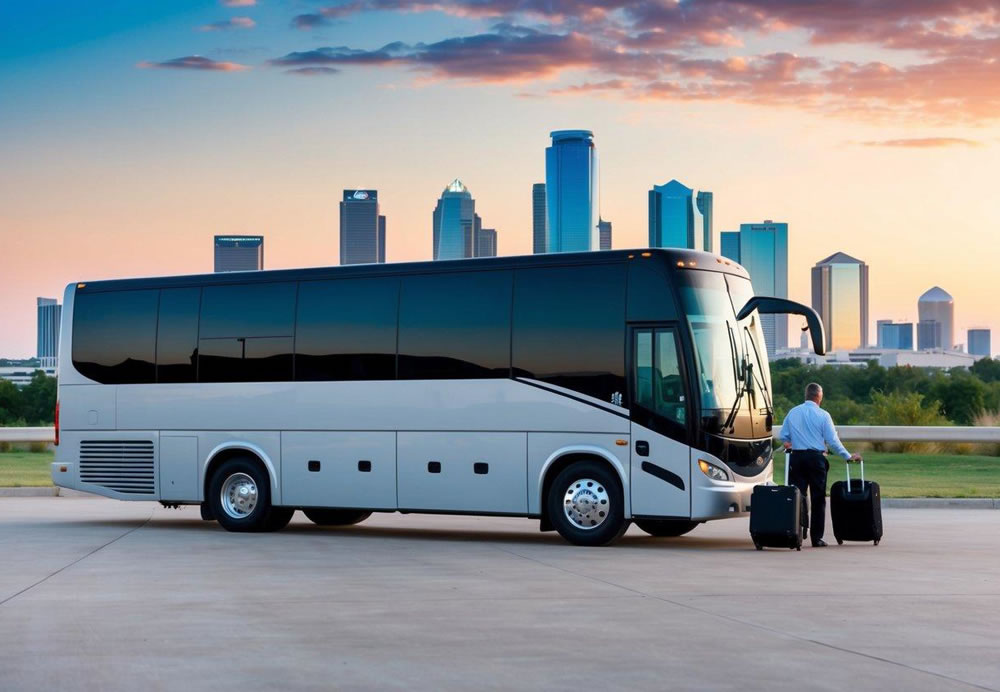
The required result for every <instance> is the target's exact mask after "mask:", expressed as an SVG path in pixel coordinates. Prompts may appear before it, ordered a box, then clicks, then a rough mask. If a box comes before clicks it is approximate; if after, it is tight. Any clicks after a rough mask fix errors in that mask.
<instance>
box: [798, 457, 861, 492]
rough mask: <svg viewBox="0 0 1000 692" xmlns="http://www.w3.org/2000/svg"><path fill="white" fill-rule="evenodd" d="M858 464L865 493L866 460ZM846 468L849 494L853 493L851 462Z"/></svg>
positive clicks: (859, 461) (845, 465) (859, 460)
mask: <svg viewBox="0 0 1000 692" xmlns="http://www.w3.org/2000/svg"><path fill="white" fill-rule="evenodd" d="M858 464H860V465H861V490H862V491H864V489H865V460H864V459H858ZM844 468H845V469H847V492H851V462H850V461H848V462H847V463H846V464H844ZM786 482H787V481H786Z"/></svg>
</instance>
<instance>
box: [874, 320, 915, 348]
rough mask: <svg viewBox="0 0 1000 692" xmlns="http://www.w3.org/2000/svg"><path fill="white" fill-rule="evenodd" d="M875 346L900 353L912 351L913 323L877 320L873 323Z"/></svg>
mask: <svg viewBox="0 0 1000 692" xmlns="http://www.w3.org/2000/svg"><path fill="white" fill-rule="evenodd" d="M875 329H876V330H877V331H876V335H875V345H876V346H878V347H879V348H887V349H896V350H900V351H912V350H913V323H912V322H893V321H892V320H879V321H878V322H876V323H875Z"/></svg>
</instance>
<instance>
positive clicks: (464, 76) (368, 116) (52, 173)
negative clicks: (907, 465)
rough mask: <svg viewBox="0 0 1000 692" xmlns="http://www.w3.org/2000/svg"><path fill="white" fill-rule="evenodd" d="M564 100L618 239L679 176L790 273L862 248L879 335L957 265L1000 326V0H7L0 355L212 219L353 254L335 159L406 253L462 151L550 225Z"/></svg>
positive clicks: (197, 255)
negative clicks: (38, 310) (552, 155)
mask: <svg viewBox="0 0 1000 692" xmlns="http://www.w3.org/2000/svg"><path fill="white" fill-rule="evenodd" d="M563 128H584V129H589V130H592V131H593V132H594V137H595V142H596V145H597V149H598V154H599V156H600V176H601V181H600V182H601V215H602V216H603V217H604V218H605V219H609V220H611V221H612V223H613V224H614V247H616V248H625V247H635V246H640V245H644V244H645V243H646V241H647V219H646V214H647V210H646V199H647V197H646V196H647V191H648V190H649V189H650V187H651V186H652V185H653V184H663V183H665V182H667V181H669V180H670V179H671V178H677V179H678V180H680V181H682V182H684V183H685V184H687V185H688V186H690V187H693V188H696V189H703V190H711V191H712V192H714V193H715V230H716V233H718V232H719V231H722V230H732V229H736V228H737V227H738V225H739V223H740V222H750V221H761V220H763V219H765V218H766V219H773V220H776V221H786V222H788V223H789V246H790V257H789V267H790V276H789V286H790V297H792V298H793V299H797V300H801V301H804V302H808V301H809V269H810V267H811V266H812V264H813V263H815V262H816V261H817V260H820V259H822V258H824V257H826V256H828V255H830V254H832V253H833V252H836V251H844V252H846V253H848V254H850V255H853V256H855V257H858V258H860V259H863V260H865V261H866V262H868V264H869V265H870V267H871V274H870V277H871V310H870V315H871V320H872V327H871V330H870V331H871V335H872V340H874V334H875V332H874V323H875V320H877V319H882V318H897V319H903V318H905V319H912V320H915V319H916V301H917V297H918V296H919V295H920V294H921V293H922V292H923V291H925V290H926V289H928V288H930V287H931V286H933V285H940V286H941V287H943V288H944V289H945V290H947V291H948V292H950V293H951V294H952V295H953V296H954V298H955V305H956V308H955V312H956V335H955V340H956V342H958V343H964V342H965V329H966V328H968V327H972V326H989V327H992V328H993V330H994V351H998V350H1000V348H998V347H997V343H998V342H1000V332H998V330H1000V301H998V299H997V297H996V294H997V288H996V276H997V273H998V265H1000V183H998V180H1000V9H998V3H997V2H996V0H840V1H838V2H803V1H802V0H756V1H751V0H689V1H684V2H679V3H678V2H671V1H669V0H649V1H644V2H614V1H610V2H602V3H594V2H585V1H583V0H501V1H499V2H484V1H483V0H465V1H457V0H456V1H449V0H442V1H440V2H433V1H424V2H407V1H405V0H351V1H348V2H340V3H330V2H326V3H324V2H311V1H308V0H292V1H289V2H279V1H278V0H257V1H255V0H224V1H223V2H219V1H218V0H212V1H207V2H196V1H194V0H175V1H171V2H136V1H135V0H114V1H109V2H99V1H97V0H90V1H87V2H84V1H82V0H74V1H68V0H67V1H65V2H42V1H40V2H34V3H26V2H8V3H2V4H0V357H4V356H6V357H25V356H30V355H34V351H35V307H34V303H35V297H36V296H50V297H59V298H60V299H61V297H62V291H63V288H64V286H65V285H66V284H67V283H69V282H73V281H77V280H92V279H100V278H109V277H123V276H141V275H158V274H180V273H194V272H208V271H211V270H212V236H213V235H214V234H221V233H227V234H229V233H250V234H263V235H264V236H265V266H266V268H268V269H273V268H284V267H299V266H312V265H319V264H336V263H337V262H338V256H337V248H338V211H337V203H338V201H339V198H340V195H341V190H342V189H344V188H354V187H364V188H376V189H378V190H379V196H380V200H381V204H382V213H384V214H385V215H386V216H387V253H386V254H387V259H388V261H390V262H393V261H401V260H419V259H430V256H431V213H432V211H433V208H434V204H435V200H436V199H437V197H438V196H439V195H440V193H441V191H442V189H443V188H444V187H445V186H446V185H447V184H448V183H449V182H450V181H451V180H453V179H454V178H460V179H461V180H462V181H463V182H464V183H465V184H466V185H467V186H468V188H469V190H470V191H471V192H472V194H473V196H474V198H475V199H476V209H477V211H478V212H479V214H480V215H481V216H482V217H483V223H484V225H485V226H487V227H495V228H496V229H497V231H498V245H499V253H500V254H503V255H507V254H520V253H527V252H530V248H531V185H532V183H535V182H541V181H543V180H544V148H545V147H546V146H547V144H548V141H549V140H548V133H549V131H551V130H554V129H563ZM717 242H718V239H717V238H716V243H717ZM792 322H795V320H792Z"/></svg>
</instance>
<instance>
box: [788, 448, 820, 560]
mask: <svg viewBox="0 0 1000 692" xmlns="http://www.w3.org/2000/svg"><path fill="white" fill-rule="evenodd" d="M790 463H791V466H789V467H788V481H789V482H790V483H791V484H792V485H795V486H798V489H799V490H800V491H801V492H802V497H803V498H805V496H806V489H807V488H808V490H809V504H810V505H811V506H812V512H811V515H812V516H811V517H810V520H809V535H810V536H811V537H812V542H813V543H815V542H816V541H818V540H820V539H821V538H823V532H824V529H825V528H826V473H827V471H829V470H830V462H828V461H827V460H826V455H825V454H823V453H822V452H816V451H814V450H811V449H807V450H804V451H801V450H793V451H792V458H791V462H790Z"/></svg>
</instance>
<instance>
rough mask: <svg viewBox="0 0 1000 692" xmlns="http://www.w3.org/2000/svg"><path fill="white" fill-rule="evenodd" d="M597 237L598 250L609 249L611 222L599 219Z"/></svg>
mask: <svg viewBox="0 0 1000 692" xmlns="http://www.w3.org/2000/svg"><path fill="white" fill-rule="evenodd" d="M597 235H598V237H599V242H600V249H601V250H610V249H611V222H610V221H605V220H604V219H599V220H598V221H597Z"/></svg>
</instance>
